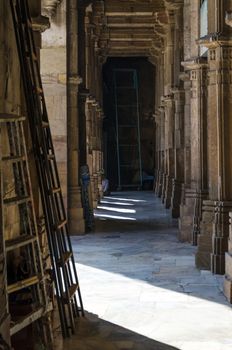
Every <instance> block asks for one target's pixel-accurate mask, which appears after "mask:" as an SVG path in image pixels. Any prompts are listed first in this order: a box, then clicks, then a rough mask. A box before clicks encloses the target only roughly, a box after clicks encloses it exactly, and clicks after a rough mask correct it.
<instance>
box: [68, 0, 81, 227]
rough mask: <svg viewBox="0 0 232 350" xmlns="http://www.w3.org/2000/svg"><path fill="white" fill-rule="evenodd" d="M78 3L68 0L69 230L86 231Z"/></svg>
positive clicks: (74, 0)
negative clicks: (82, 179)
mask: <svg viewBox="0 0 232 350" xmlns="http://www.w3.org/2000/svg"><path fill="white" fill-rule="evenodd" d="M77 6H78V4H77V1H76V0H67V143H68V145H67V148H68V219H69V225H70V233H71V234H80V233H83V232H85V224H84V219H83V208H82V203H81V191H80V182H79V165H80V160H79V127H80V125H79V115H78V86H79V84H80V83H81V79H80V77H79V75H78V11H77V10H78V8H77Z"/></svg>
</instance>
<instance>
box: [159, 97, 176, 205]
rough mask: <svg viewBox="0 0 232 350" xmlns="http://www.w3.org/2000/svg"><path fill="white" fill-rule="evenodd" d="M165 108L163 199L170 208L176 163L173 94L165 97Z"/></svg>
mask: <svg viewBox="0 0 232 350" xmlns="http://www.w3.org/2000/svg"><path fill="white" fill-rule="evenodd" d="M163 102H164V110H165V160H166V164H165V165H166V166H165V173H164V177H165V179H163V193H162V196H163V201H164V204H165V208H166V209H168V208H170V206H171V197H172V181H173V179H174V176H175V163H174V140H173V131H174V100H173V96H169V97H168V96H166V98H165V99H164V101H163Z"/></svg>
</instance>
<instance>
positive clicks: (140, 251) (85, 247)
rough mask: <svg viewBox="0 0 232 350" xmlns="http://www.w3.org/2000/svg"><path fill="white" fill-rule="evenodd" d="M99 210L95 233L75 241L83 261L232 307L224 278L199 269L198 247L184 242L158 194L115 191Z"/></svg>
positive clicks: (151, 283)
mask: <svg viewBox="0 0 232 350" xmlns="http://www.w3.org/2000/svg"><path fill="white" fill-rule="evenodd" d="M96 214H97V217H96V230H95V232H94V233H92V234H88V235H85V236H79V237H75V238H73V239H72V241H73V250H74V253H77V261H78V262H79V263H80V264H82V265H85V266H90V267H93V268H96V269H99V270H103V271H108V272H112V273H113V274H121V275H124V276H126V277H128V278H131V279H134V280H141V281H145V282H146V283H149V284H150V285H152V286H156V287H159V288H161V289H167V290H172V291H175V292H177V293H184V294H186V295H190V296H196V297H197V298H202V299H206V300H209V301H213V302H217V303H222V304H226V305H228V304H227V302H226V300H225V298H224V296H223V293H222V290H221V286H222V283H221V277H220V276H213V275H212V274H211V273H210V272H208V271H203V272H202V271H199V270H197V269H196V268H195V251H196V248H195V247H193V246H191V245H190V244H189V243H180V242H179V241H178V239H177V223H176V221H173V219H172V218H171V217H170V212H169V211H167V210H165V209H164V207H163V205H162V203H161V201H160V199H157V198H155V195H154V193H153V192H137V193H136V192H120V193H113V194H112V195H111V196H109V197H105V198H103V200H102V201H101V203H100V205H99V208H98V209H97V211H96ZM218 281H219V283H218Z"/></svg>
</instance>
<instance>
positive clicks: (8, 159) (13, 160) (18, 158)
mask: <svg viewBox="0 0 232 350" xmlns="http://www.w3.org/2000/svg"><path fill="white" fill-rule="evenodd" d="M25 160H26V157H25V156H9V157H3V158H2V161H3V162H11V163H17V162H20V161H25Z"/></svg>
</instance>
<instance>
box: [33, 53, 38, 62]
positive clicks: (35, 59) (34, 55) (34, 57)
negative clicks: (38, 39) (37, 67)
mask: <svg viewBox="0 0 232 350" xmlns="http://www.w3.org/2000/svg"><path fill="white" fill-rule="evenodd" d="M32 58H33V60H34V61H37V56H36V54H35V53H34V52H32Z"/></svg>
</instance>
